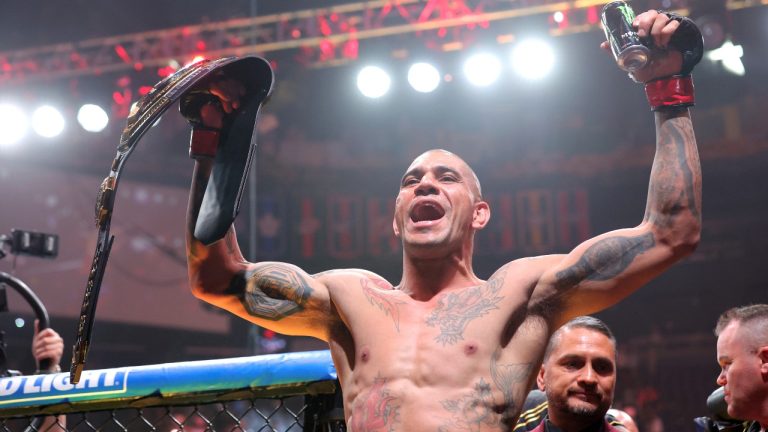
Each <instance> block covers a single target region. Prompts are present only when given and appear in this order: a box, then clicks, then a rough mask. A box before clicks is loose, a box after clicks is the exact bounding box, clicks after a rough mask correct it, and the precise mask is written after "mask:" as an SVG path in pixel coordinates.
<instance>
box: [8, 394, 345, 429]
mask: <svg viewBox="0 0 768 432" xmlns="http://www.w3.org/2000/svg"><path fill="white" fill-rule="evenodd" d="M312 400H313V399H311V398H310V399H307V400H306V401H305V399H304V397H303V396H290V397H278V398H274V399H243V400H234V401H227V402H216V403H210V404H195V405H190V406H164V407H150V408H124V409H114V410H104V411H91V412H79V413H70V414H67V415H66V417H65V416H64V415H61V416H47V417H43V418H39V419H40V420H37V421H36V422H35V421H33V419H34V418H33V417H25V418H6V419H0V432H16V431H19V432H21V431H24V432H38V431H40V432H63V431H71V432H92V431H94V432H95V431H99V432H113V431H115V432H117V431H122V432H127V431H130V432H134V431H136V432H141V431H147V432H149V431H157V432H182V431H186V432H208V431H216V432H225V431H239V432H250V431H258V432H261V431H264V432H284V431H303V430H305V429H304V425H305V422H304V417H305V416H312V418H313V420H311V421H310V422H311V423H313V424H315V421H314V419H316V418H318V416H321V415H322V414H317V413H315V412H313V408H316V407H313V406H312V405H313V402H312ZM315 411H316V409H315ZM41 420H42V421H41ZM35 423H37V424H35ZM325 426H327V425H325ZM325 426H320V427H318V425H315V426H313V427H312V429H313V430H316V431H320V430H343V429H338V428H334V429H331V428H325ZM337 426H338V425H337Z"/></svg>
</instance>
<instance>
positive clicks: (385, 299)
mask: <svg viewBox="0 0 768 432" xmlns="http://www.w3.org/2000/svg"><path fill="white" fill-rule="evenodd" d="M360 284H361V285H362V286H363V294H365V298H366V299H368V303H370V304H372V305H373V306H376V307H377V308H378V309H379V310H381V311H382V312H384V315H386V316H388V317H390V318H392V321H394V323H395V329H396V330H397V331H398V332H400V308H399V307H400V305H403V304H405V302H404V301H402V300H399V299H396V298H393V297H392V296H389V295H387V294H386V293H385V292H382V291H381V289H384V290H390V291H391V285H389V284H388V283H387V282H385V281H378V280H368V279H363V280H361V281H360ZM372 285H378V288H376V287H375V286H372Z"/></svg>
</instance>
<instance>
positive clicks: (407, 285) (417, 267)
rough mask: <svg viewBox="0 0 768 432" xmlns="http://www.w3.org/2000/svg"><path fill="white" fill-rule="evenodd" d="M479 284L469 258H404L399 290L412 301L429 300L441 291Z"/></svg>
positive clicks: (457, 256)
mask: <svg viewBox="0 0 768 432" xmlns="http://www.w3.org/2000/svg"><path fill="white" fill-rule="evenodd" d="M465 257H466V255H465ZM482 282H483V281H482V280H481V279H479V278H478V277H477V276H475V273H474V272H473V271H472V259H471V255H470V256H469V258H468V259H465V258H463V257H461V256H459V255H450V256H448V257H443V258H434V259H419V258H414V257H408V256H404V257H403V279H402V280H401V281H400V285H399V288H400V289H401V290H402V291H404V292H405V293H407V294H408V295H410V296H411V297H413V298H414V299H416V300H429V299H431V298H432V297H434V296H435V295H437V294H439V293H440V292H443V291H445V290H449V289H453V288H462V287H468V286H477V285H479V284H480V283H482Z"/></svg>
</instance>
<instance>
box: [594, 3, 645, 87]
mask: <svg viewBox="0 0 768 432" xmlns="http://www.w3.org/2000/svg"><path fill="white" fill-rule="evenodd" d="M634 19H635V12H634V11H633V10H632V8H631V7H630V6H629V5H628V4H627V2H625V1H613V2H610V3H608V4H607V5H605V6H603V11H602V14H601V21H602V23H603V30H605V38H606V39H607V40H608V44H609V45H610V46H611V52H613V57H614V58H615V59H616V64H618V65H619V67H620V68H621V69H624V70H625V71H627V72H633V71H636V70H638V69H640V68H642V67H643V66H645V65H646V64H648V60H649V59H650V50H649V49H648V47H646V46H645V45H643V42H642V41H641V40H640V36H638V35H637V32H636V31H635V29H634V28H633V27H632V21H633V20H634Z"/></svg>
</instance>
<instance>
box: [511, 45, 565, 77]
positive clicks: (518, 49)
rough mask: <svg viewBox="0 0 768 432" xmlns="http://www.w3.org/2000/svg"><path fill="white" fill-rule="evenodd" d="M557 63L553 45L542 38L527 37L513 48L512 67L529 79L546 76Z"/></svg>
mask: <svg viewBox="0 0 768 432" xmlns="http://www.w3.org/2000/svg"><path fill="white" fill-rule="evenodd" d="M554 64H555V54H554V52H553V51H552V47H550V45H549V44H548V43H546V42H544V41H542V40H538V39H527V40H524V41H522V42H520V43H518V44H517V45H515V47H514V49H513V50H512V68H513V69H514V70H515V72H517V74H518V75H520V76H521V77H523V78H525V79H528V80H539V79H541V78H544V77H545V76H547V74H549V72H550V71H551V70H552V66H553V65H554Z"/></svg>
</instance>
